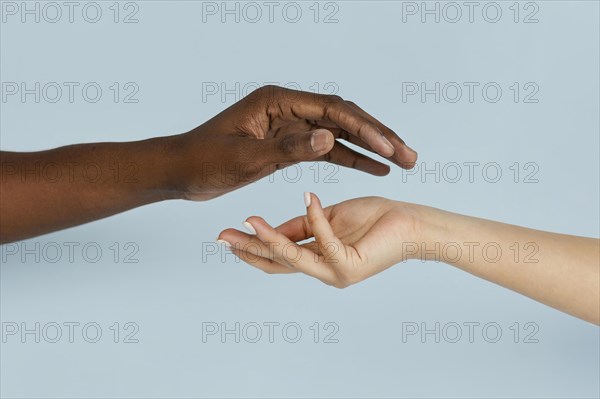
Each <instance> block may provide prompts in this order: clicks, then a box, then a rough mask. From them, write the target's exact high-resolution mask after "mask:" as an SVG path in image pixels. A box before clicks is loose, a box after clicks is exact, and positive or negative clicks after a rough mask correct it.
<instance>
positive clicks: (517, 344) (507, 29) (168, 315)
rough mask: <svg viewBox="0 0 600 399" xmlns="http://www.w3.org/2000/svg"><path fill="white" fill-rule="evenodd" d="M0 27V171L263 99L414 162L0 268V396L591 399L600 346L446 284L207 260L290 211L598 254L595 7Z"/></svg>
mask: <svg viewBox="0 0 600 399" xmlns="http://www.w3.org/2000/svg"><path fill="white" fill-rule="evenodd" d="M467 3H468V2H467ZM1 6H2V25H1V58H2V59H1V81H2V102H1V107H2V115H1V129H2V136H1V138H2V142H1V146H2V149H3V150H12V151H33V150H43V149H48V148H53V147H57V146H62V145H67V144H71V143H80V142H98V141H130V140H138V139H143V138H148V137H152V136H157V135H169V134H176V133H181V132H185V131H188V130H190V129H192V128H194V127H195V126H197V125H199V124H201V123H203V122H204V121H206V120H207V119H209V118H210V117H212V116H213V115H215V114H216V113H218V112H220V111H221V110H223V109H224V108H226V107H227V106H229V105H231V104H232V103H234V102H235V101H237V100H239V99H240V98H241V97H243V96H244V95H245V94H246V93H247V92H248V91H249V90H251V89H252V88H254V87H257V86H260V85H263V84H267V83H277V84H280V85H282V86H287V87H290V88H296V89H302V90H306V91H317V92H320V93H335V94H338V95H341V96H343V97H344V98H346V99H351V100H353V101H354V102H356V103H357V104H359V105H360V106H362V107H363V108H364V109H365V110H367V111H368V112H370V113H372V114H373V115H374V116H375V117H377V118H379V119H380V120H381V121H383V122H384V123H386V124H387V125H388V126H390V127H392V128H393V129H394V130H395V131H396V132H397V133H398V134H399V135H400V136H401V137H403V138H404V139H405V140H406V142H407V143H408V144H409V145H410V146H411V147H413V148H414V149H416V150H417V151H418V152H419V162H418V164H417V168H416V169H415V170H413V171H410V172H403V171H402V170H400V169H398V168H395V167H393V168H392V172H391V173H390V175H389V176H386V177H373V176H370V175H366V174H363V173H361V172H356V171H352V170H348V169H341V168H336V167H332V166H327V165H325V164H318V165H315V164H312V163H307V164H303V165H301V166H300V167H297V168H291V169H289V170H288V171H287V172H278V173H277V174H275V175H274V176H273V177H272V178H266V179H263V180H261V181H260V182H258V183H256V184H253V185H251V186H249V187H245V188H242V189H240V190H238V191H235V192H233V193H231V194H228V195H226V196H224V197H222V198H218V199H216V200H213V201H210V202H203V203H192V202H184V201H172V202H165V203H159V204H154V205H150V206H146V207H142V208H139V209H135V210H132V211H130V212H127V213H124V214H121V215H117V216H113V217H110V218H108V219H105V220H101V221H97V222H94V223H90V224H87V225H84V226H80V227H76V228H71V229H68V230H65V231H61V232H58V233H54V234H49V235H46V236H43V237H38V238H35V239H31V240H27V241H25V242H22V243H17V244H13V245H5V246H3V247H2V265H1V269H0V270H1V273H2V274H1V319H2V343H1V349H2V351H1V374H0V376H1V384H0V385H1V394H2V396H3V397H23V398H25V397H26V398H32V397H61V398H62V397H121V398H124V397H364V396H376V397H447V396H467V397H469V396H476V397H511V396H518V397H598V395H599V393H600V392H599V381H598V375H599V372H600V370H599V360H598V359H599V330H598V327H596V326H594V325H591V324H589V323H586V322H584V321H581V320H578V319H576V318H573V317H571V316H568V315H566V314H563V313H561V312H559V311H556V310H553V309H551V308H548V307H546V306H544V305H541V304H539V303H537V302H535V301H533V300H530V299H528V298H526V297H523V296H521V295H518V294H515V293H513V292H510V291H508V290H506V289H504V288H501V287H499V286H496V285H494V284H491V283H488V282H486V281H483V280H480V279H478V278H475V277H473V276H471V275H469V274H466V273H463V272H461V271H458V270H456V269H454V268H452V267H450V266H447V265H444V264H441V263H436V262H428V263H423V262H420V261H410V262H405V263H401V264H398V265H396V266H394V267H392V268H390V269H389V270H387V271H385V272H384V273H381V274H380V275H377V276H376V277H373V278H371V279H369V280H368V281H365V282H363V283H360V284H358V285H356V286H353V287H350V288H348V289H345V290H337V289H334V288H331V287H328V286H326V285H324V284H322V283H320V282H319V281H315V280H313V279H311V278H309V277H306V276H303V275H284V276H272V275H267V274H265V273H263V272H261V271H259V270H256V269H254V268H252V267H250V266H248V265H245V264H243V263H241V262H238V261H236V260H235V259H234V257H233V256H232V255H231V254H228V253H227V252H225V251H224V249H223V248H219V247H217V246H215V244H214V243H213V242H214V239H215V237H216V236H217V234H218V233H219V232H220V231H221V230H222V229H224V228H226V227H237V228H241V223H242V221H243V220H245V218H246V217H248V216H250V215H261V216H263V217H265V218H266V220H267V221H269V222H271V223H274V224H278V223H281V222H283V221H285V220H287V219H288V218H291V217H293V216H296V215H299V214H301V213H303V212H304V211H305V208H304V205H303V200H302V194H303V192H304V191H313V192H315V193H317V194H318V195H320V197H321V199H322V201H323V203H324V204H325V205H328V204H334V203H337V202H340V201H343V200H346V199H350V198H355V197H361V196H371V195H378V196H384V197H389V198H393V199H398V200H403V201H408V202H415V203H420V204H426V205H430V206H435V207H439V208H443V209H446V210H450V211H454V212H458V213H464V214H469V215H474V216H479V217H484V218H489V219H494V220H499V221H504V222H507V223H513V224H518V225H523V226H527V227H532V228H537V229H542V230H549V231H555V232H562V233H567V234H574V235H582V236H590V237H596V238H597V237H598V234H599V214H598V213H599V206H598V204H599V176H598V175H599V154H598V152H599V115H598V112H599V111H598V110H599V107H600V104H599V95H598V92H599V82H598V79H599V78H598V76H599V73H598V71H599V61H598V59H599V50H598V37H599V29H598V24H599V22H598V21H599V18H598V15H599V5H598V2H596V1H572V2H567V1H536V2H514V1H506V2H505V1H498V2H473V3H468V4H465V3H464V2H456V3H452V2H451V3H446V2H426V3H423V2H394V1H336V2H314V1H307V2H303V1H298V2H228V3H222V2H200V1H136V2H120V3H115V2H114V1H106V2H105V1H97V2H74V3H72V4H71V5H69V4H64V3H63V2H57V3H46V2H26V3H22V2H9V1H3V2H2V3H1ZM125 163H126V162H125ZM142 167H143V165H142ZM93 173H94V170H92V169H90V174H91V175H92V178H93ZM39 200H40V201H44V198H40V199H39ZM485 244H486V243H481V246H480V247H479V250H481V249H482V247H483V245H485ZM525 244H526V243H518V247H519V251H518V253H517V252H516V251H511V252H510V253H505V254H503V256H518V257H519V259H523V260H524V259H525V257H526V255H528V254H530V252H531V250H532V249H531V248H524V246H525ZM398 245H401V244H400V243H399V244H398ZM69 248H71V249H72V250H69ZM490 256H491V257H493V256H494V254H493V253H492V252H490ZM523 267H527V262H525V261H523ZM238 341H239V342H238Z"/></svg>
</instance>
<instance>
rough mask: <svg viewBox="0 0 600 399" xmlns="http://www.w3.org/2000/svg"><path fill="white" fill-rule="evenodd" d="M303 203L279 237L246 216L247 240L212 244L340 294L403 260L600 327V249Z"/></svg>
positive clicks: (383, 211) (468, 220)
mask: <svg viewBox="0 0 600 399" xmlns="http://www.w3.org/2000/svg"><path fill="white" fill-rule="evenodd" d="M308 198H309V200H308V201H307V200H306V199H305V203H306V202H309V205H308V206H307V214H306V215H305V216H299V217H296V218H294V219H291V220H289V221H287V222H285V223H284V224H282V225H280V226H279V227H277V228H273V227H271V226H270V225H269V224H268V223H267V222H266V221H265V220H264V219H262V218H260V217H258V216H252V217H249V218H248V219H247V220H246V223H245V225H246V226H247V227H248V228H249V229H250V230H251V233H252V234H247V233H244V232H242V231H239V230H235V229H227V230H224V231H223V232H221V234H219V237H218V240H219V241H220V242H223V243H224V244H225V245H226V246H227V247H228V248H229V249H230V250H231V251H232V252H233V253H234V254H235V255H237V256H238V257H239V258H241V259H242V260H244V261H245V262H246V263H248V264H250V265H252V266H255V267H257V268H259V269H261V270H263V271H265V272H267V273H295V272H302V273H305V274H307V275H309V276H312V277H315V278H317V279H319V280H321V281H323V282H324V283H326V284H328V285H332V286H334V287H337V288H345V287H348V286H350V285H352V284H355V283H357V282H360V281H362V280H364V279H366V278H368V277H370V276H372V275H374V274H377V273H379V272H381V271H383V270H385V269H387V268H388V267H390V266H392V265H395V264H397V263H399V262H402V261H404V260H407V259H420V260H422V261H438V262H444V263H447V264H450V265H452V266H455V267H457V268H459V269H461V270H464V271H466V272H469V273H471V274H474V275H476V276H478V277H481V278H484V279H486V280H488V281H491V282H494V283H496V284H499V285H502V286H504V287H506V288H508V289H511V290H513V291H516V292H519V293H521V294H523V295H526V296H528V297H530V298H533V299H535V300H537V301H539V302H542V303H544V304H546V305H549V306H552V307H554V308H556V309H559V310H561V311H563V312H566V313H569V314H571V315H573V316H576V317H579V318H581V319H584V320H586V321H589V322H591V323H594V324H599V323H600V240H597V239H593V238H584V237H575V236H569V235H564V234H555V233H549V232H544V231H539V230H533V229H528V228H524V227H519V226H514V225H509V224H504V223H499V222H494V221H490V220H485V219H478V218H474V217H469V216H464V215H459V214H454V213H450V212H445V211H442V210H439V209H435V208H430V207H425V206H420V205H415V204H408V203H403V202H396V201H391V200H388V199H385V198H379V197H367V198H358V199H354V200H350V201H345V202H342V203H339V204H337V205H333V206H330V207H327V208H325V209H323V208H322V207H321V202H320V200H319V199H318V197H317V196H316V195H314V194H309V197H308ZM248 224H249V225H248ZM310 238H313V240H312V241H310V242H307V243H303V244H298V242H299V241H304V240H306V239H310ZM515 243H516V244H515ZM484 248H487V249H486V250H484ZM498 248H499V249H500V251H501V252H498V251H497V250H498Z"/></svg>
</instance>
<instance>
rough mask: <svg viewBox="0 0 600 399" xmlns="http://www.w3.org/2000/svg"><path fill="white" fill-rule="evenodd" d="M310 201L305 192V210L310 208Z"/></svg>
mask: <svg viewBox="0 0 600 399" xmlns="http://www.w3.org/2000/svg"><path fill="white" fill-rule="evenodd" d="M310 201H311V198H310V193H309V192H308V191H307V192H305V193H304V205H306V207H307V208H308V207H309V206H310Z"/></svg>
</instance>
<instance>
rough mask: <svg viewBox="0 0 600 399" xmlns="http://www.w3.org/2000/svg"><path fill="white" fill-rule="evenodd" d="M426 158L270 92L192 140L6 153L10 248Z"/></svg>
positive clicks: (343, 113) (379, 131) (333, 113)
mask: <svg viewBox="0 0 600 399" xmlns="http://www.w3.org/2000/svg"><path fill="white" fill-rule="evenodd" d="M336 139H343V140H346V141H349V142H351V143H353V144H356V145H359V146H361V147H363V148H365V149H367V150H369V151H372V152H375V153H377V154H379V155H380V156H382V157H384V158H386V159H387V160H389V161H391V162H393V163H395V164H396V165H399V166H401V167H404V168H411V167H412V166H413V165H414V163H415V161H416V159H417V154H416V152H414V151H413V150H412V149H410V148H409V147H408V146H406V145H405V144H404V141H402V139H400V138H399V137H398V136H397V135H396V134H395V133H394V132H393V131H392V130H391V129H389V128H388V127H386V126H384V125H383V124H382V123H381V122H379V121H377V120H376V119H375V118H373V117H372V116H370V115H369V114H367V113H366V112H365V111H363V110H362V109H360V108H359V107H358V106H357V105H355V104H354V103H352V102H350V101H345V100H343V99H341V98H340V97H338V96H329V95H319V94H314V93H307V92H300V91H294V90H288V89H284V88H280V87H276V86H265V87H263V88H260V89H258V90H256V91H254V92H253V93H251V94H249V95H248V96H247V97H245V98H244V99H243V100H241V101H239V102H237V103H236V104H234V105H232V106H231V107H229V108H228V109H226V110H224V111H223V112H221V113H220V114H218V115H217V116H215V117H214V118H212V119H210V120H209V121H207V122H206V123H204V124H202V125H201V126H198V127H197V128H195V129H193V130H191V131H190V132H187V133H184V134H180V135H175V136H167V137H157V138H152V139H148V140H143V141H137V142H127V143H93V144H79V145H71V146H66V147H61V148H56V149H53V150H48V151H40V152H29V153H17V152H0V163H1V172H2V175H1V179H0V243H6V242H11V241H16V240H21V239H25V238H29V237H33V236H36V235H40V234H44V233H49V232H52V231H55V230H59V229H63V228H67V227H70V226H75V225H79V224H82V223H86V222H90V221H92V220H96V219H100V218H104V217H107V216H110V215H114V214H116V213H119V212H123V211H126V210H128V209H132V208H135V207H138V206H141V205H145V204H149V203H153V202H157V201H163V200H167V199H187V200H195V201H203V200H209V199H212V198H216V197H218V196H221V195H223V194H226V193H228V192H230V191H233V190H236V189H238V188H240V187H243V186H245V185H247V184H249V183H252V182H254V181H256V180H258V179H260V178H262V177H264V176H267V175H269V174H271V173H273V172H275V171H276V170H277V169H281V168H284V167H286V166H289V165H292V164H295V163H298V162H301V161H328V162H332V163H336V164H339V165H342V166H346V167H351V168H355V169H358V170H361V171H364V172H367V173H371V174H373V175H378V176H383V175H386V174H387V173H389V166H387V165H385V164H383V163H381V162H378V161H375V160H373V159H371V158H369V157H367V156H365V155H362V154H359V153H357V152H355V151H353V150H351V149H350V148H348V147H346V146H344V145H343V144H342V143H341V142H339V141H337V140H336Z"/></svg>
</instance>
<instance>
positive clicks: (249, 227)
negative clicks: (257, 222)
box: [242, 222, 256, 235]
mask: <svg viewBox="0 0 600 399" xmlns="http://www.w3.org/2000/svg"><path fill="white" fill-rule="evenodd" d="M242 225H243V226H244V228H245V229H246V230H248V232H249V233H250V234H254V235H256V230H255V229H254V226H252V225H251V224H250V222H244V223H243V224H242Z"/></svg>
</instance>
